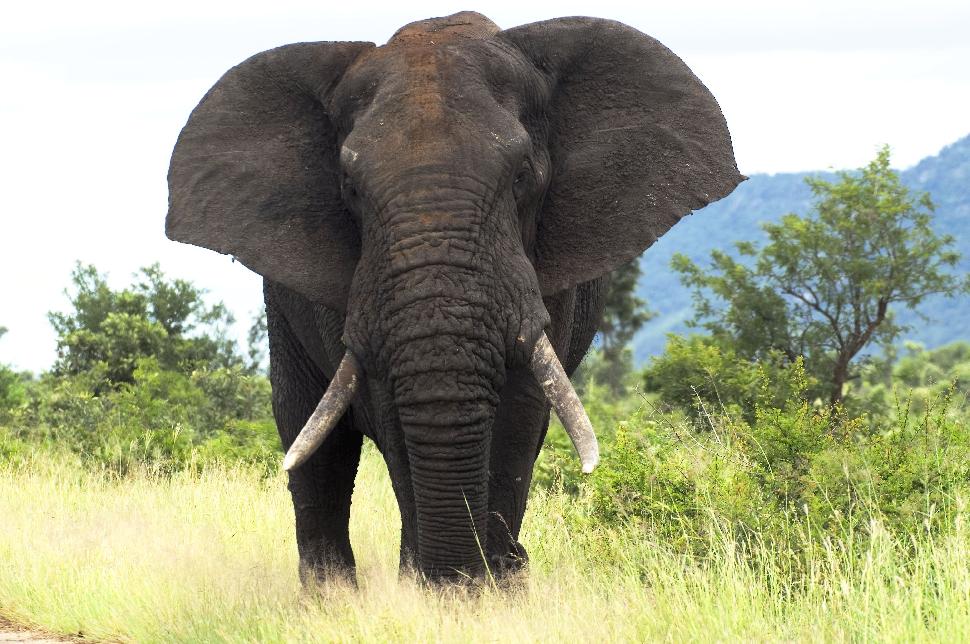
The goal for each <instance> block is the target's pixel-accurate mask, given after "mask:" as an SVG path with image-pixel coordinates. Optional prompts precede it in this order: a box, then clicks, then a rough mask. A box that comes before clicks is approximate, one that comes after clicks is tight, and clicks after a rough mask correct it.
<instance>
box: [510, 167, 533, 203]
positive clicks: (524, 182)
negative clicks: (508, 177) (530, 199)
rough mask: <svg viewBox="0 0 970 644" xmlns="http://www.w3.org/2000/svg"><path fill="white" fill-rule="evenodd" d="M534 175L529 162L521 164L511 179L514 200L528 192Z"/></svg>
mask: <svg viewBox="0 0 970 644" xmlns="http://www.w3.org/2000/svg"><path fill="white" fill-rule="evenodd" d="M534 176H535V174H534V170H533V169H532V165H531V164H529V163H525V164H523V166H522V167H521V168H520V169H519V171H518V173H516V175H515V179H513V181H512V192H513V194H514V195H515V198H516V200H520V199H522V197H524V196H525V195H526V194H527V193H528V191H529V188H530V186H531V185H532V179H533V177H534Z"/></svg>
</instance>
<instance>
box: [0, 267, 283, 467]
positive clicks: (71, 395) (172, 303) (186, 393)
mask: <svg viewBox="0 0 970 644" xmlns="http://www.w3.org/2000/svg"><path fill="white" fill-rule="evenodd" d="M72 288H73V290H72V292H70V293H69V297H70V299H71V304H72V310H71V311H70V312H67V313H51V314H50V320H51V324H52V325H53V326H54V329H55V331H56V332H57V334H58V360H57V363H56V364H55V366H54V369H52V370H51V371H50V372H49V373H45V374H43V375H42V376H41V377H40V378H39V379H37V380H33V379H32V378H30V377H29V376H28V375H27V374H14V373H13V372H11V371H10V370H9V369H7V368H5V367H2V366H0V454H6V455H8V456H10V457H11V458H13V455H14V454H15V453H16V454H19V453H22V452H23V451H24V446H30V447H31V448H32V449H36V448H40V449H47V450H51V449H53V450H55V451H62V452H68V453H72V454H74V455H76V457H77V458H78V459H80V460H81V461H82V462H83V463H84V464H86V465H93V466H97V467H102V468H105V469H107V470H109V471H111V472H115V473H119V474H124V473H127V472H128V471H130V470H131V469H133V468H134V469H140V468H144V467H148V468H150V469H152V470H154V471H159V472H173V471H177V470H181V469H185V468H191V467H195V466H198V465H202V464H204V463H207V462H212V461H239V460H244V461H251V462H254V463H257V464H258V465H260V466H262V467H264V469H265V470H266V471H267V472H268V471H271V470H272V469H275V468H276V466H277V461H278V458H279V454H278V451H279V439H278V438H277V437H276V431H275V425H274V423H273V421H272V411H271V405H270V385H269V381H268V379H267V378H266V376H265V374H264V373H262V371H261V362H262V361H263V357H262V355H261V354H260V353H259V347H260V345H261V344H263V340H264V338H265V322H264V321H263V322H262V324H261V323H260V319H261V318H258V319H257V321H256V322H255V323H254V325H253V329H251V331H250V345H251V346H250V360H249V361H248V364H247V361H246V360H244V359H243V357H242V356H241V355H240V353H239V351H238V349H237V347H236V345H235V343H234V342H232V341H231V340H229V339H227V336H226V331H227V327H228V325H229V324H230V323H231V322H232V318H231V316H229V314H228V313H227V312H226V309H225V307H224V306H223V305H222V304H214V305H211V306H210V305H208V304H206V303H205V301H204V300H203V292H202V291H201V290H199V289H197V288H195V287H194V286H192V284H190V283H189V282H186V281H184V280H168V279H166V278H165V276H164V274H163V273H162V271H161V269H160V268H159V267H158V265H153V266H150V267H148V268H144V269H142V270H141V272H140V273H139V274H138V276H137V279H136V281H135V283H134V284H132V285H130V286H128V287H125V288H123V289H121V290H112V289H111V288H110V287H109V286H108V284H107V282H106V281H105V278H104V276H103V275H101V274H99V273H98V272H97V270H96V269H95V268H94V267H93V266H81V265H78V266H77V267H76V268H75V270H74V272H73V274H72Z"/></svg>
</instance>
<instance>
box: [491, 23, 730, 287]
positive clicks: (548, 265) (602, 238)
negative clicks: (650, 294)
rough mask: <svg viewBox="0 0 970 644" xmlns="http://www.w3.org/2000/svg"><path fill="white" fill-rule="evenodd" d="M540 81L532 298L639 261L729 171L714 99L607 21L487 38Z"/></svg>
mask: <svg viewBox="0 0 970 644" xmlns="http://www.w3.org/2000/svg"><path fill="white" fill-rule="evenodd" d="M496 37H497V38H499V39H501V40H505V41H506V42H508V43H510V44H512V45H513V46H514V47H515V48H516V49H518V50H519V51H520V52H521V53H522V54H523V55H524V56H525V58H526V59H528V60H529V61H531V63H532V64H533V65H534V66H535V67H536V68H537V69H538V70H539V72H540V75H541V77H543V78H544V79H545V81H546V82H547V83H548V90H549V91H548V101H547V104H546V105H545V106H544V109H545V114H544V118H543V119H541V120H542V121H543V122H547V123H548V126H549V132H548V141H549V152H550V157H551V162H552V182H551V184H550V186H549V189H548V192H547V193H546V198H545V201H544V204H543V207H542V212H541V213H540V220H539V231H538V237H537V242H536V243H537V247H536V273H537V274H538V277H539V284H540V286H541V288H542V292H543V294H549V293H554V292H557V291H560V290H562V289H565V288H568V287H570V286H573V285H575V284H578V283H580V282H584V281H587V280H590V279H593V278H595V277H598V276H600V275H602V274H604V273H606V272H608V271H610V270H612V269H614V268H616V267H617V266H619V265H620V264H623V263H625V262H627V261H629V260H631V259H633V258H634V257H636V256H638V255H639V254H641V253H642V252H643V251H644V250H645V249H646V248H647V247H648V246H650V245H651V244H652V243H653V242H654V241H656V240H657V238H658V237H660V235H662V234H664V233H665V232H666V231H667V230H668V229H670V227H671V226H673V225H674V224H675V223H677V221H678V220H680V218H681V217H683V216H684V215H686V214H688V213H690V212H691V211H692V210H696V209H698V208H701V207H703V206H705V205H707V204H708V203H710V202H712V201H715V200H717V199H720V198H721V197H724V196H726V195H727V194H729V193H730V192H731V191H732V190H733V189H734V188H735V186H737V185H738V184H739V183H740V182H741V181H743V180H744V177H743V176H741V175H740V174H739V173H738V168H737V165H736V163H735V161H734V151H733V149H732V146H731V135H730V133H729V132H728V129H727V124H726V123H725V122H724V116H723V115H722V114H721V109H720V107H719V106H718V104H717V101H715V100H714V97H713V96H712V95H711V93H710V92H709V91H708V90H707V88H706V87H704V85H703V84H702V83H701V82H700V80H698V78H697V77H696V76H695V75H694V74H693V73H692V72H691V70H690V69H689V68H688V67H687V65H685V64H684V62H683V61H682V60H680V58H678V57H677V56H675V55H674V54H673V53H672V52H671V51H670V50H669V49H667V48H666V47H664V46H663V45H661V44H660V43H659V42H657V41H656V40H654V39H653V38H650V37H649V36H646V35H644V34H642V33H640V32H639V31H637V30H635V29H633V28H631V27H628V26H626V25H623V24H620V23H618V22H613V21H609V20H600V19H596V18H562V19H558V20H549V21H546V22H538V23H533V24H529V25H524V26H522V27H516V28H514V29H509V30H507V31H503V32H501V33H499V34H498V35H497V36H496Z"/></svg>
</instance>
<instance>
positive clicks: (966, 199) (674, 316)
mask: <svg viewBox="0 0 970 644" xmlns="http://www.w3.org/2000/svg"><path fill="white" fill-rule="evenodd" d="M809 174H811V175H813V176H819V177H822V178H825V179H832V178H833V176H834V175H832V174H831V173H826V172H817V173H793V174H772V175H768V174H756V175H753V176H751V178H750V179H749V180H748V181H745V182H744V183H743V184H741V185H740V186H739V187H738V188H737V190H735V191H734V192H733V193H732V194H731V195H730V196H729V197H727V198H726V199H723V200H721V201H719V202H717V203H714V204H712V205H710V206H708V207H707V208H705V209H703V210H701V211H698V212H697V213H695V214H694V215H693V216H690V217H687V218H686V219H684V220H683V221H681V222H680V223H679V224H677V225H676V226H674V228H673V229H672V230H671V231H670V232H669V233H667V234H666V235H665V236H664V237H662V238H661V239H660V241H658V242H657V243H656V244H654V245H653V246H652V247H651V248H650V249H649V250H647V252H646V253H644V255H643V257H642V258H641V267H642V269H643V276H642V277H641V279H640V283H639V285H638V287H637V295H638V296H639V297H642V298H644V299H645V300H646V301H647V302H648V305H649V307H650V308H651V309H653V310H654V311H656V312H657V313H658V315H657V316H656V317H654V318H653V319H652V320H650V321H649V322H648V323H647V324H646V325H645V326H644V327H643V329H642V330H641V331H640V332H639V333H638V334H637V336H636V337H635V338H634V341H633V344H634V356H635V360H636V361H637V362H638V363H642V362H643V361H644V360H646V358H647V357H648V356H651V355H656V354H659V353H660V352H661V351H663V347H664V342H665V339H666V334H667V333H669V332H671V331H676V332H683V331H685V329H686V325H685V321H686V320H687V319H689V318H690V317H691V315H692V307H691V294H690V291H689V290H688V289H687V288H686V287H684V286H682V285H681V283H680V282H679V280H678V276H677V274H676V273H674V272H673V271H672V270H671V269H670V259H671V257H672V256H673V254H674V253H678V252H679V253H683V254H685V255H687V256H688V257H690V259H691V260H693V261H694V262H697V263H700V264H704V265H706V262H707V258H708V257H709V256H710V251H711V250H714V249H722V250H732V249H733V244H734V242H736V241H742V240H761V239H763V233H762V231H761V228H760V225H759V224H760V223H761V222H765V221H777V220H779V219H780V218H781V216H782V215H784V214H786V213H789V212H795V213H798V214H800V215H805V214H808V211H809V209H810V208H811V203H812V202H811V190H810V189H809V187H808V185H806V183H805V181H804V179H805V177H806V176H808V175H809ZM901 175H902V178H903V182H904V183H905V184H906V185H907V186H909V187H910V188H912V189H914V190H919V191H926V192H929V193H930V195H931V197H932V199H933V202H934V203H935V204H936V222H935V226H934V227H935V229H936V230H937V231H938V232H940V233H948V234H950V235H953V236H954V237H955V238H956V248H957V250H959V251H960V253H961V254H962V255H963V259H962V261H961V264H960V270H962V271H970V189H968V185H970V184H968V182H970V136H966V137H964V138H962V139H960V140H959V141H957V142H956V143H953V144H952V145H949V146H947V147H946V148H944V149H943V150H941V151H940V153H939V154H937V155H935V156H932V157H927V158H925V159H923V160H922V161H920V162H919V163H918V164H917V165H915V166H913V167H912V168H909V169H907V170H904V171H902V172H901ZM921 311H923V312H924V313H925V314H926V315H927V316H929V318H930V321H929V323H923V322H920V323H919V324H918V326H915V327H914V329H913V330H912V331H910V332H909V333H907V334H905V335H904V337H905V338H906V339H908V340H916V341H918V342H922V343H924V344H926V345H927V346H928V347H935V346H939V345H942V344H945V343H948V342H952V341H954V340H957V339H963V338H966V337H967V328H966V326H965V325H964V324H963V323H962V322H959V323H957V322H956V321H957V320H960V321H962V320H967V319H970V297H964V298H960V299H955V300H946V299H943V298H931V299H929V300H927V301H926V303H925V304H923V305H922V306H921ZM900 319H901V320H903V321H906V322H910V323H912V322H919V320H916V319H915V318H912V316H903V315H901V316H900Z"/></svg>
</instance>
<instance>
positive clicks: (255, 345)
mask: <svg viewBox="0 0 970 644" xmlns="http://www.w3.org/2000/svg"><path fill="white" fill-rule="evenodd" d="M268 331H269V330H268V329H267V328H266V309H262V310H260V311H259V312H258V313H257V314H256V315H255V316H254V317H253V323H252V324H251V325H250V327H249V331H248V332H247V333H246V355H248V356H249V370H250V371H252V372H254V373H255V372H257V371H261V372H263V373H265V372H266V358H267V356H268V354H269V335H268Z"/></svg>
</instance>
